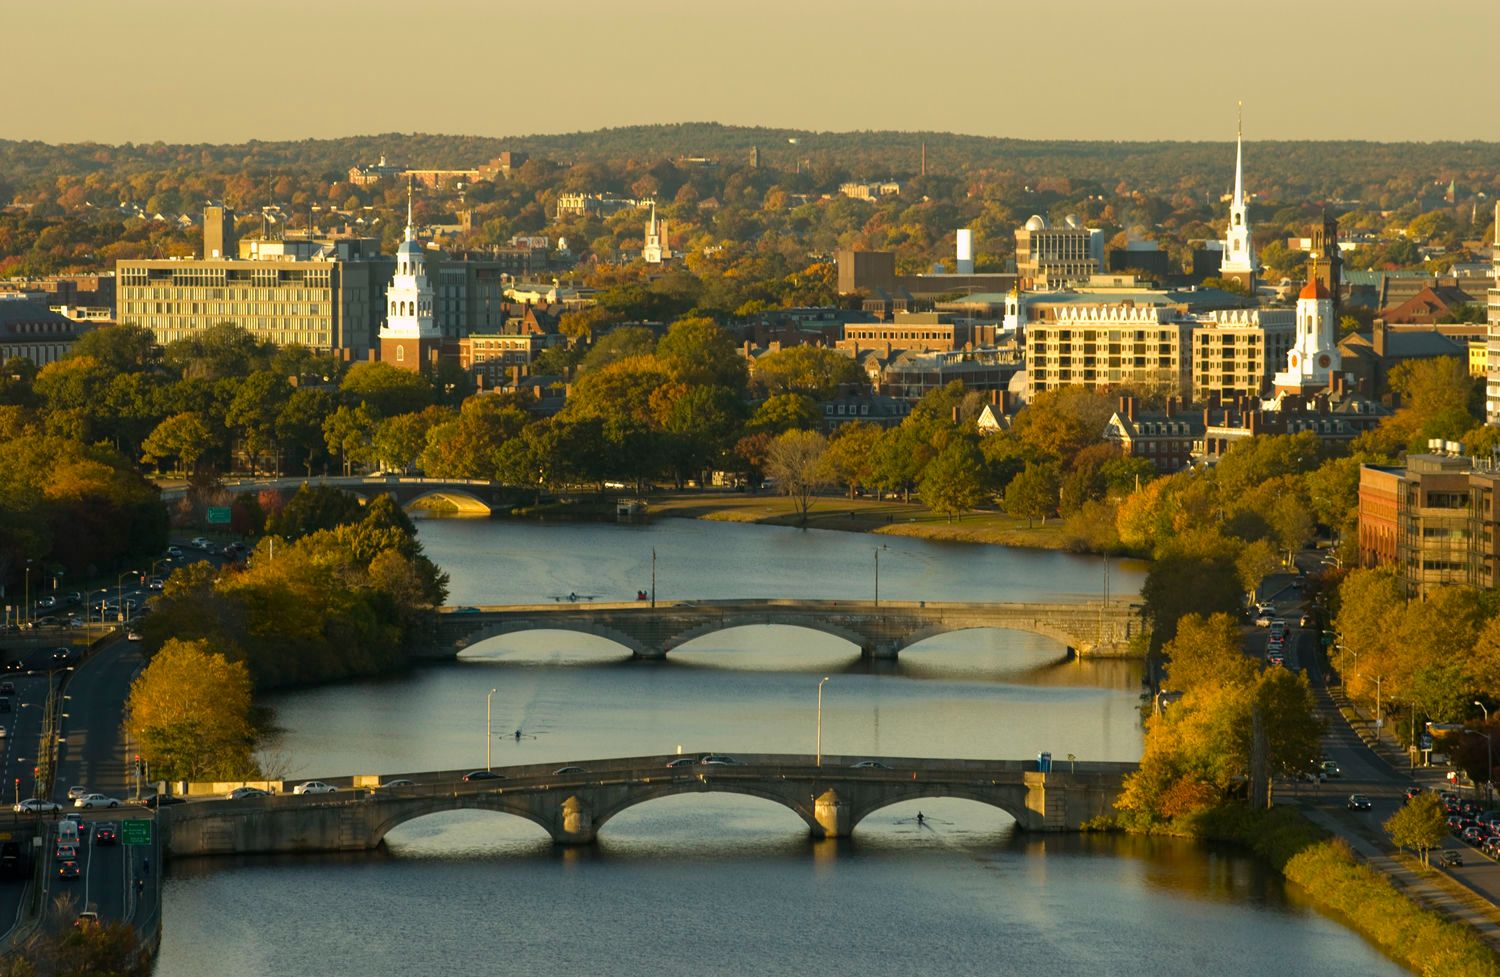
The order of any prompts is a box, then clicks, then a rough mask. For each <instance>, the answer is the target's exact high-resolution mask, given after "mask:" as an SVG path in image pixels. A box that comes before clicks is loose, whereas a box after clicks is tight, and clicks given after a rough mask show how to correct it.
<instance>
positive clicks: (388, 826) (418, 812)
mask: <svg viewBox="0 0 1500 977" xmlns="http://www.w3.org/2000/svg"><path fill="white" fill-rule="evenodd" d="M449 811H491V812H493V813H496V814H508V815H511V816H513V817H518V818H521V819H522V820H524V821H530V822H531V823H532V824H534V825H536V826H537V827H539V828H541V829H542V831H543V832H545V833H546V835H547V837H549V838H551V837H553V826H552V825H551V824H550V823H549V822H548V821H547V820H546V819H545V818H542V817H540V816H538V814H537V813H536V812H535V811H533V810H531V809H530V808H529V807H528V806H527V805H525V804H524V803H516V802H515V801H507V799H506V798H505V795H503V794H500V795H496V794H488V793H485V794H443V795H434V796H429V797H414V798H411V799H410V800H409V801H405V802H401V803H399V804H396V805H393V806H392V807H391V812H390V814H389V815H388V816H387V817H386V818H384V819H383V820H381V821H377V822H376V823H375V825H374V827H373V828H372V829H371V831H370V837H369V844H368V847H370V848H374V847H376V846H377V845H379V844H380V843H381V842H382V841H384V840H385V836H386V835H388V834H390V832H391V831H392V830H393V829H395V828H398V827H400V826H401V825H403V824H405V823H407V822H408V821H415V820H417V819H418V818H425V817H427V816H428V815H432V814H446V813H448V812H449Z"/></svg>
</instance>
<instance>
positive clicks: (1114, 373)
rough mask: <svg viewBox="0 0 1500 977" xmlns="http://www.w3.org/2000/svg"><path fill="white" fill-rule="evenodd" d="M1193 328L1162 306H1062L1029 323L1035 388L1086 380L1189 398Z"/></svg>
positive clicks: (1028, 353) (1086, 382) (1030, 364)
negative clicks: (1046, 316) (1042, 318)
mask: <svg viewBox="0 0 1500 977" xmlns="http://www.w3.org/2000/svg"><path fill="white" fill-rule="evenodd" d="M1192 328H1193V324H1192V323H1191V322H1190V321H1188V320H1184V319H1182V318H1179V317H1178V315H1177V313H1176V311H1175V310H1174V309H1170V308H1164V307H1160V306H1139V305H1131V304H1117V305H1089V306H1060V307H1058V308H1057V309H1056V313H1055V316H1054V317H1053V318H1052V319H1051V320H1050V321H1046V322H1034V323H1031V324H1030V325H1029V326H1028V327H1027V339H1026V369H1027V373H1028V375H1029V377H1030V380H1031V389H1032V391H1033V392H1034V393H1040V392H1041V391H1044V390H1056V389H1057V388H1059V387H1067V386H1071V385H1073V384H1081V385H1083V386H1086V387H1094V388H1106V387H1129V388H1130V389H1132V390H1135V391H1137V392H1140V393H1145V392H1148V391H1160V392H1163V393H1167V394H1170V395H1173V396H1177V397H1186V396H1188V394H1189V392H1190V391H1191V389H1192V374H1191V369H1190V366H1191V357H1192V346H1191V343H1190V337H1191V335H1192Z"/></svg>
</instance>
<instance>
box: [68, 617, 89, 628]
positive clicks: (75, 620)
mask: <svg viewBox="0 0 1500 977" xmlns="http://www.w3.org/2000/svg"><path fill="white" fill-rule="evenodd" d="M88 626H89V622H88V621H85V620H84V619H83V618H81V617H79V616H78V615H76V614H75V615H74V616H72V617H70V618H68V627H70V628H86V627H88Z"/></svg>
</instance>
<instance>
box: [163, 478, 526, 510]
mask: <svg viewBox="0 0 1500 977" xmlns="http://www.w3.org/2000/svg"><path fill="white" fill-rule="evenodd" d="M303 485H326V486H328V487H330V488H338V489H343V490H344V491H346V492H352V493H353V494H355V495H357V496H359V497H360V498H361V499H364V500H365V501H366V502H369V501H370V500H372V499H375V498H377V497H379V496H382V495H389V496H391V497H392V498H394V499H395V500H396V501H397V502H399V503H400V504H401V507H402V508H403V509H407V510H414V509H427V508H435V509H439V510H442V511H445V512H457V513H459V514H461V515H467V516H488V515H491V514H492V513H493V512H494V511H495V510H496V509H497V508H503V507H505V506H508V505H509V504H510V497H511V495H513V494H514V492H513V490H509V489H507V488H506V487H505V486H504V485H502V484H500V483H499V482H491V481H487V480H484V479H464V478H420V477H415V476H410V475H345V476H337V475H335V476H323V477H316V478H304V477H287V478H254V479H240V480H237V481H236V480H230V481H226V482H225V483H224V487H225V488H226V489H227V490H229V491H231V492H257V491H260V490H261V489H268V488H274V489H280V490H282V491H284V492H295V491H296V490H297V489H299V488H301V487H302V486H303ZM184 492H186V489H184V488H181V487H178V486H173V487H170V488H164V489H162V493H161V494H162V498H164V499H176V498H181V497H182V495H183V493H184Z"/></svg>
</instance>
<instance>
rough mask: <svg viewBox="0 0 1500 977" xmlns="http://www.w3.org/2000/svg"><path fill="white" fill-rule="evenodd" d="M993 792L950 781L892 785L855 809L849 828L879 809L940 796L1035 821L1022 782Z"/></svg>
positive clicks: (1023, 823)
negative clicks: (867, 804) (877, 799)
mask: <svg viewBox="0 0 1500 977" xmlns="http://www.w3.org/2000/svg"><path fill="white" fill-rule="evenodd" d="M991 790H992V791H993V792H992V793H986V792H982V791H979V790H974V789H971V788H967V787H962V786H956V785H947V784H923V783H921V782H920V781H919V782H917V783H915V784H912V785H911V786H909V787H905V788H896V787H893V788H890V789H889V790H888V792H887V793H886V794H884V796H882V797H881V798H880V800H879V801H878V802H876V803H874V804H872V805H870V806H868V807H861V808H859V809H857V810H855V811H854V814H853V817H852V818H851V823H850V825H849V830H851V831H853V830H854V829H855V828H857V827H859V823H860V822H861V821H863V820H864V819H865V818H868V817H869V816H870V815H872V814H874V813H876V812H877V811H883V810H885V809H886V808H888V807H893V806H895V805H897V804H905V803H907V802H909V801H926V800H936V799H939V798H950V797H951V798H956V799H958V800H964V801H973V802H974V803H976V804H982V805H984V806H985V807H989V808H994V809H995V810H997V811H1000V812H1002V813H1004V814H1006V815H1008V816H1009V817H1010V818H1011V819H1012V820H1013V821H1015V822H1016V824H1017V825H1018V826H1020V827H1025V826H1026V825H1028V824H1030V823H1032V821H1033V820H1034V819H1035V814H1034V812H1032V811H1029V810H1027V808H1026V788H1025V787H1022V786H1017V787H1010V788H1008V789H1006V788H991Z"/></svg>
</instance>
